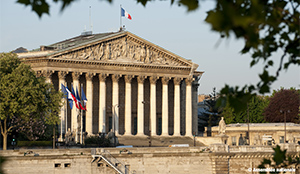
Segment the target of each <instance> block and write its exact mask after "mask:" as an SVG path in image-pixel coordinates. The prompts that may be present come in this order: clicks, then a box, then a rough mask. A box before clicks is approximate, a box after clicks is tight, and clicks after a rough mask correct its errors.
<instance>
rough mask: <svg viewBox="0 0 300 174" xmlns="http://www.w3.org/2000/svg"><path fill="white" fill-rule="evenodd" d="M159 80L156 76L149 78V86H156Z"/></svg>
mask: <svg viewBox="0 0 300 174" xmlns="http://www.w3.org/2000/svg"><path fill="white" fill-rule="evenodd" d="M158 79H159V77H158V76H151V77H150V78H149V80H150V83H151V84H156V81H157V80H158Z"/></svg>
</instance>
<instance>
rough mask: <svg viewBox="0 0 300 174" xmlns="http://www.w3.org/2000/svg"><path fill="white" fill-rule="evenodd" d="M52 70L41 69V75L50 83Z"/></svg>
mask: <svg viewBox="0 0 300 174" xmlns="http://www.w3.org/2000/svg"><path fill="white" fill-rule="evenodd" d="M53 73H54V72H53V71H51V70H43V71H42V75H43V76H44V77H45V78H46V82H47V83H51V84H52V74H53Z"/></svg>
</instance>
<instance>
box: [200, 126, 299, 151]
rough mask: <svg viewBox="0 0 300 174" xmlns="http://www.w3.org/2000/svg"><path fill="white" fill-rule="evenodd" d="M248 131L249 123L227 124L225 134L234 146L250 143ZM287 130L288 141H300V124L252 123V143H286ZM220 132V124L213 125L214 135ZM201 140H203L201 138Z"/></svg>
mask: <svg viewBox="0 0 300 174" xmlns="http://www.w3.org/2000/svg"><path fill="white" fill-rule="evenodd" d="M285 130H286V131H285ZM247 132H248V124H246V123H243V124H229V125H226V132H225V134H226V135H227V136H228V141H227V144H228V145H232V146H237V145H239V144H240V145H245V144H249V142H248V140H247V139H246V135H247ZM285 132H286V136H287V137H286V141H287V142H286V143H289V144H299V143H300V125H299V124H295V123H286V126H285V124H284V123H250V124H249V139H250V145H274V144H284V135H285ZM218 134H219V133H218V126H214V127H212V137H216V136H217V135H218ZM207 138H208V137H207ZM204 139H205V138H204ZM239 140H241V141H243V143H242V144H241V142H240V141H239ZM199 141H201V140H200V139H199Z"/></svg>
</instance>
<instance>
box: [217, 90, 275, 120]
mask: <svg viewBox="0 0 300 174" xmlns="http://www.w3.org/2000/svg"><path fill="white" fill-rule="evenodd" d="M268 104H269V97H265V96H254V97H253V98H252V99H251V100H250V101H249V103H248V106H247V109H246V110H245V111H242V112H240V113H236V112H235V111H234V109H233V108H232V107H230V105H229V104H227V105H226V107H225V108H224V110H223V113H222V115H223V117H224V119H225V122H226V124H231V123H248V114H249V122H250V123H265V122H266V120H265V119H264V115H263V113H264V110H265V108H266V107H267V106H268Z"/></svg>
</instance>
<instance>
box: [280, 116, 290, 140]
mask: <svg viewBox="0 0 300 174" xmlns="http://www.w3.org/2000/svg"><path fill="white" fill-rule="evenodd" d="M286 112H288V113H290V110H287V111H283V110H280V113H283V114H284V144H285V143H286Z"/></svg>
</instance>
